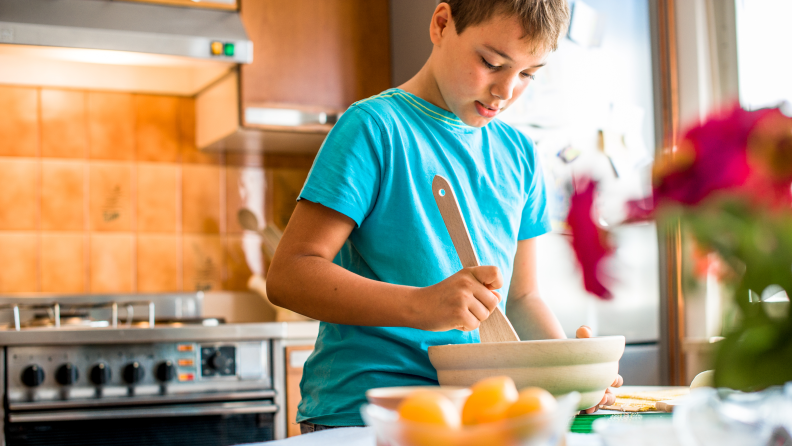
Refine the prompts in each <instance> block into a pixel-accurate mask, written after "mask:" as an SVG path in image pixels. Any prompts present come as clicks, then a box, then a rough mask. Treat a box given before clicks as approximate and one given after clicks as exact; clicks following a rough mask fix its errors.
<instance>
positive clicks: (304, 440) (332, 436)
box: [248, 427, 602, 446]
mask: <svg viewBox="0 0 792 446" xmlns="http://www.w3.org/2000/svg"><path fill="white" fill-rule="evenodd" d="M320 445H321V446H375V445H376V439H375V438H374V428H372V427H363V428H360V427H344V428H339V429H329V430H324V431H319V432H313V433H310V434H305V435H299V436H297V437H292V438H287V439H286V440H278V441H270V442H267V443H256V444H255V446H320ZM248 446H254V445H248ZM566 446H602V440H601V439H600V437H599V436H598V435H595V434H574V433H568V434H567V438H566Z"/></svg>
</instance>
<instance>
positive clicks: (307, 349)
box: [286, 345, 314, 437]
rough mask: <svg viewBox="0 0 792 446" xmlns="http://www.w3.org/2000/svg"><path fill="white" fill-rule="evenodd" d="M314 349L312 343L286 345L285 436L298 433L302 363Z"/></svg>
mask: <svg viewBox="0 0 792 446" xmlns="http://www.w3.org/2000/svg"><path fill="white" fill-rule="evenodd" d="M313 350H314V346H313V345H297V346H293V347H286V436H287V437H293V436H295V435H300V425H299V424H297V406H298V405H299V404H300V400H301V399H302V395H301V394H300V380H302V374H303V364H305V361H306V360H307V359H308V356H310V355H311V353H312V352H313Z"/></svg>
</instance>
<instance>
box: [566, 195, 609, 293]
mask: <svg viewBox="0 0 792 446" xmlns="http://www.w3.org/2000/svg"><path fill="white" fill-rule="evenodd" d="M596 186H597V185H596V183H594V182H593V181H586V182H585V185H584V186H583V189H582V190H576V191H575V194H574V195H572V198H571V200H570V201H571V202H570V206H569V215H568V216H567V223H568V224H569V228H570V230H571V231H572V249H574V251H575V256H576V257H577V259H578V262H579V263H580V266H581V267H582V269H583V285H584V286H585V288H586V291H588V292H590V293H593V294H595V295H597V296H598V297H600V298H601V299H611V298H612V297H613V296H612V295H611V293H610V291H609V290H608V288H607V287H606V286H605V284H604V283H603V281H602V280H601V278H602V275H601V274H600V273H599V269H600V267H601V264H602V260H603V259H605V257H607V256H608V254H610V253H611V251H612V249H611V247H610V245H609V244H608V243H607V232H605V231H604V230H602V229H600V228H599V227H598V226H597V225H596V223H594V220H593V219H592V217H591V211H592V206H593V205H594V191H595V189H596Z"/></svg>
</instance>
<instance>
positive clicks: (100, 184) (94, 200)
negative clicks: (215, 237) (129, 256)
mask: <svg viewBox="0 0 792 446" xmlns="http://www.w3.org/2000/svg"><path fill="white" fill-rule="evenodd" d="M88 170H89V172H90V173H89V178H90V179H89V183H88V184H89V189H90V190H91V198H90V204H89V213H88V215H89V216H90V219H89V221H90V224H91V226H90V228H91V230H92V231H116V232H117V231H130V230H132V200H131V196H132V166H131V164H130V163H118V162H114V163H110V162H96V163H91V164H90V166H89V167H88Z"/></svg>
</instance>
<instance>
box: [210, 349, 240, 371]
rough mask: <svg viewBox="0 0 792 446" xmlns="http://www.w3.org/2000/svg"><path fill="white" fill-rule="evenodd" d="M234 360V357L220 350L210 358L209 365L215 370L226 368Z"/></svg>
mask: <svg viewBox="0 0 792 446" xmlns="http://www.w3.org/2000/svg"><path fill="white" fill-rule="evenodd" d="M233 361H234V358H231V357H229V356H225V355H223V353H221V352H219V351H218V352H217V353H215V354H213V355H212V356H211V357H210V358H209V365H210V366H211V367H212V368H213V369H215V370H225V369H226V368H228V367H229V366H230V365H231V363H232V362H233Z"/></svg>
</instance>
